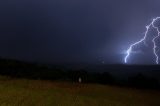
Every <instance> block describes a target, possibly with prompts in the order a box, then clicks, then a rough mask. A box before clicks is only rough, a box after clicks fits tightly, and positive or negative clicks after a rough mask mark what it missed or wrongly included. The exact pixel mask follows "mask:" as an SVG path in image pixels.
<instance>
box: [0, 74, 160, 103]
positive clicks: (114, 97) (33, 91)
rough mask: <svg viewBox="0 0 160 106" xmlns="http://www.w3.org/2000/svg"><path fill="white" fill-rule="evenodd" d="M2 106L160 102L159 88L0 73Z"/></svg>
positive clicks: (0, 99) (0, 100)
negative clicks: (54, 79)
mask: <svg viewBox="0 0 160 106" xmlns="http://www.w3.org/2000/svg"><path fill="white" fill-rule="evenodd" d="M0 106H160V91H157V90H142V89H141V90H140V89H133V88H125V87H116V86H108V85H99V84H78V83H71V82H57V81H43V80H27V79H13V78H7V77H0Z"/></svg>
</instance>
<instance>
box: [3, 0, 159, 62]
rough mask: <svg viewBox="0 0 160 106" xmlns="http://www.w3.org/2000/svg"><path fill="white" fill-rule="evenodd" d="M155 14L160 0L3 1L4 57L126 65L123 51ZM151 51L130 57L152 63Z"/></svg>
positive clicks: (138, 35)
mask: <svg viewBox="0 0 160 106" xmlns="http://www.w3.org/2000/svg"><path fill="white" fill-rule="evenodd" d="M157 16H160V0H7V1H1V3H0V56H1V57H4V58H12V59H19V60H25V61H33V62H43V63H81V62H82V63H100V64H102V63H104V64H121V63H122V64H123V63H124V61H123V58H124V56H125V55H126V54H125V50H127V49H128V47H129V45H130V44H131V43H133V42H135V41H137V40H139V39H141V38H142V37H143V36H144V32H145V30H146V28H145V26H146V25H147V24H149V23H150V22H151V20H152V19H153V18H154V17H157ZM151 52H152V51H151V49H149V48H144V50H141V51H140V53H136V54H134V55H132V56H131V58H130V60H129V61H130V63H136V64H152V63H154V60H153V58H154V56H153V55H152V53H151ZM144 53H146V54H144ZM137 54H138V55H137Z"/></svg>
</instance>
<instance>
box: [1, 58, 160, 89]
mask: <svg viewBox="0 0 160 106" xmlns="http://www.w3.org/2000/svg"><path fill="white" fill-rule="evenodd" d="M0 75H6V76H10V77H12V78H27V79H40V80H60V81H69V82H78V79H79V78H81V79H82V83H99V84H108V85H118V86H128V87H135V88H147V89H148V88H151V89H160V84H159V81H158V80H157V79H156V78H152V77H147V76H145V75H143V74H141V73H138V74H136V75H134V76H130V77H128V79H127V80H122V81H120V80H118V79H117V78H116V77H115V76H113V75H112V74H110V73H109V72H100V71H99V72H92V71H91V70H90V71H88V70H67V69H60V68H57V67H56V66H54V67H48V66H47V65H42V64H34V63H27V62H22V61H16V60H10V59H0Z"/></svg>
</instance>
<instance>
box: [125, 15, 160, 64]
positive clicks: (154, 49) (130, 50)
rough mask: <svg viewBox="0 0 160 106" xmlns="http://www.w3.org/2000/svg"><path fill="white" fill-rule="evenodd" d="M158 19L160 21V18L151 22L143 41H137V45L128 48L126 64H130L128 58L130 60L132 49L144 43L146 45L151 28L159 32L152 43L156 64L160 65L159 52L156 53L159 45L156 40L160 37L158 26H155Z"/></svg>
mask: <svg viewBox="0 0 160 106" xmlns="http://www.w3.org/2000/svg"><path fill="white" fill-rule="evenodd" d="M158 19H160V17H156V18H154V19H153V20H152V22H151V23H150V24H149V25H147V26H146V32H145V35H144V37H143V38H142V39H140V40H139V41H137V42H135V43H133V44H131V45H130V46H129V48H128V50H127V55H126V56H125V58H124V62H125V63H127V62H128V58H129V56H130V54H131V52H132V48H133V47H134V46H136V45H138V44H140V43H142V42H144V43H145V40H146V37H147V34H148V30H149V29H150V28H154V29H156V31H157V36H155V37H154V38H153V39H152V42H153V53H154V55H155V57H156V60H155V62H156V64H158V63H159V57H158V54H157V51H156V48H157V45H156V42H155V40H156V39H157V38H158V37H160V31H159V29H158V27H156V26H155V25H154V23H155V22H156V21H157V20H158Z"/></svg>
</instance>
